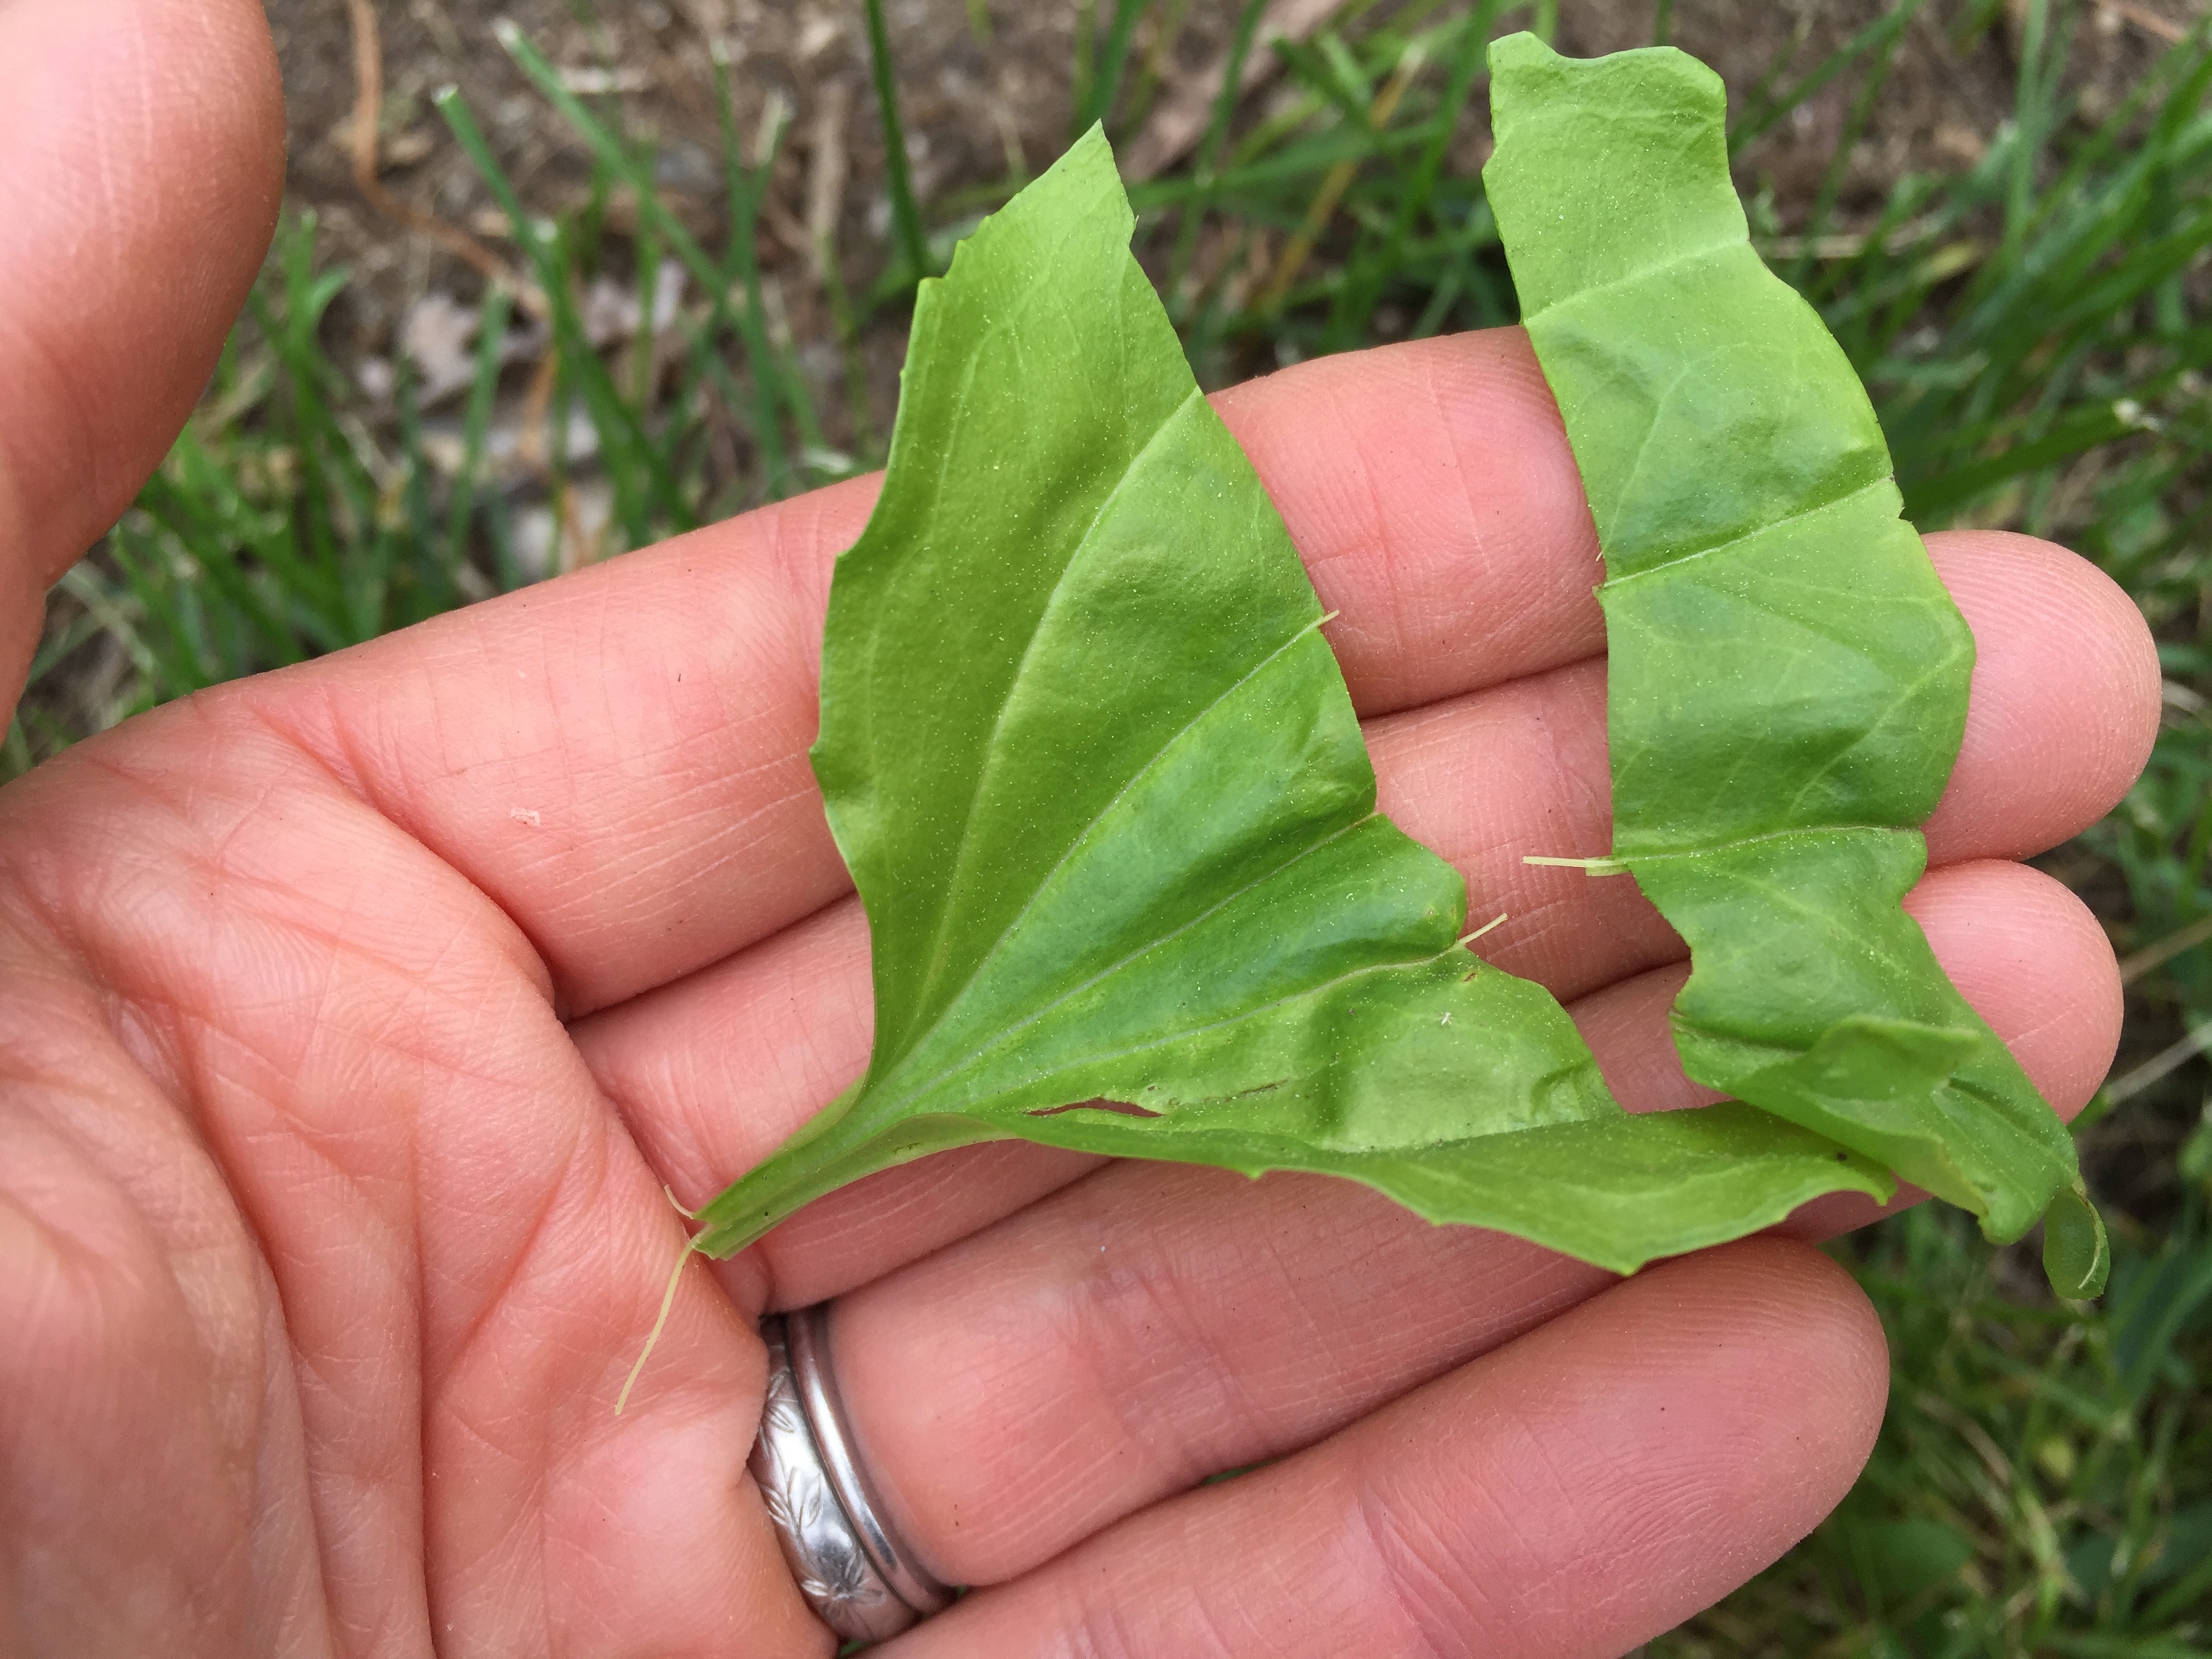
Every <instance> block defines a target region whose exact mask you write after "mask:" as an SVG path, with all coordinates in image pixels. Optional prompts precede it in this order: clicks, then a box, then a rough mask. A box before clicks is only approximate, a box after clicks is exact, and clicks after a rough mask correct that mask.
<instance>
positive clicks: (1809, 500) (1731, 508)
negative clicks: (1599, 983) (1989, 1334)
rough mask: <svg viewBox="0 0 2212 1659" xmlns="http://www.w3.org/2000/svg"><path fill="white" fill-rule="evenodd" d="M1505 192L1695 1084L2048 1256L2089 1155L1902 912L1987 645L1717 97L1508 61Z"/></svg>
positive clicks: (1691, 77) (1681, 1044) (1607, 67)
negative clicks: (1592, 549)
mask: <svg viewBox="0 0 2212 1659" xmlns="http://www.w3.org/2000/svg"><path fill="white" fill-rule="evenodd" d="M1491 71H1492V113H1493V123H1494V126H1495V130H1496V133H1497V149H1496V152H1495V154H1494V155H1493V156H1492V160H1491V161H1490V163H1489V165H1488V167H1486V170H1485V182H1486V188H1487V190H1488V192H1489V196H1490V199H1491V203H1492V208H1493V210H1495V212H1496V214H1497V217H1498V229H1499V232H1500V234H1501V235H1502V236H1503V238H1504V243H1505V249H1506V253H1507V257H1508V258H1509V259H1510V262H1511V264H1512V268H1513V275H1514V281H1515V283H1516V286H1517V287H1518V289H1519V290H1520V294H1521V300H1522V320H1523V323H1524V325H1526V326H1527V328H1528V335H1529V338H1530V339H1531V340H1532V341H1533V342H1534V345H1535V348H1536V355H1537V357H1538V359H1539V360H1540V361H1541V363H1542V364H1543V368H1544V373H1545V376H1546V378H1547V380H1549V381H1550V382H1551V386H1552V390H1553V392H1554V394H1555V395H1556V396H1557V397H1558V398H1559V408H1560V412H1561V414H1562V415H1563V416H1565V422H1566V428H1567V435H1568V438H1569V440H1570V441H1571V443H1572V445H1573V447H1574V452H1575V459H1576V460H1577V463H1578V465H1580V467H1581V469H1582V474H1583V483H1584V485H1585V486H1586V487H1587V489H1588V490H1589V500H1590V510H1591V512H1592V513H1593V514H1594V515H1595V519H1596V521H1597V528H1598V538H1599V541H1600V543H1601V545H1602V547H1603V549H1604V552H1605V562H1606V580H1605V584H1604V586H1602V587H1601V589H1600V590H1599V595H1598V597H1599V599H1600V600H1601V603H1602V604H1603V605H1604V608H1605V616H1606V631H1607V650H1608V653H1609V666H1608V669H1607V732H1608V734H1609V738H1610V741H1611V744H1612V757H1613V820H1614V853H1613V860H1612V861H1613V863H1615V864H1617V865H1619V866H1625V867H1626V868H1627V869H1628V870H1629V871H1631V872H1633V873H1634V875H1635V877H1636V878H1637V881H1638V884H1640V885H1641V886H1642V888H1643V889H1644V892H1645V893H1646V894H1647V895H1648V896H1650V898H1651V900H1652V901H1653V902H1655V903H1656V905H1657V906H1658V907H1659V909H1660V911H1661V912H1662V914H1663V915H1665V916H1666V917H1667V919H1668V921H1671V922H1672V923H1674V926H1675V927H1676V928H1678V929H1679V930H1680V932H1681V933H1682V934H1683V936H1684V937H1685V938H1686V939H1687V940H1688V941H1689V944H1690V948H1691V960H1692V964H1693V971H1692V975H1691V977H1690V981H1689V983H1688V984H1687V986H1686V987H1685V988H1684V989H1683V992H1682V994H1681V996H1680V1000H1678V1001H1677V1002H1676V1004H1675V1007H1674V1034H1675V1042H1676V1045H1677V1047H1678V1048H1680V1051H1681V1055H1682V1060H1683V1064H1684V1066H1686V1068H1687V1070H1688V1072H1689V1073H1690V1075H1691V1076H1692V1077H1693V1078H1695V1079H1697V1080H1698V1081H1699V1082H1701V1083H1704V1084H1706V1085H1709V1086H1711V1087H1713V1088H1716V1089H1721V1090H1725V1091H1728V1092H1729V1093H1730V1094H1733V1095H1735V1096H1736V1097H1739V1098H1740V1099H1742V1100H1745V1101H1748V1102H1750V1103H1753V1104H1754V1105H1757V1106H1759V1107H1761V1108H1763V1109H1765V1110H1767V1111H1769V1112H1772V1113H1775V1114H1777V1115H1780V1116H1782V1117H1784V1118H1787V1119H1789V1120H1790V1121H1793V1122H1796V1123H1799V1124H1802V1125H1803V1126H1805V1127H1808V1128H1810V1129H1814V1130H1816V1131H1818V1132H1819V1133H1821V1134H1824V1135H1827V1136H1830V1137H1832V1138H1833V1139H1837V1140H1839V1141H1841V1142H1843V1143H1844V1145H1845V1146H1850V1147H1853V1148H1854V1149H1856V1150H1857V1151H1859V1152H1864V1153H1866V1154H1867V1155H1869V1157H1872V1158H1877V1159H1879V1160H1881V1162H1883V1163H1885V1164H1888V1165H1889V1166H1890V1167H1892V1168H1893V1169H1894V1170H1897V1172H1898V1173H1899V1174H1900V1175H1902V1176H1905V1177H1906V1178H1907V1179H1909V1180H1911V1181H1915V1182H1918V1183H1920V1184H1921V1185H1922V1186H1924V1187H1926V1188H1929V1190H1930V1191H1931V1192H1934V1193H1936V1194H1940V1195H1942V1196H1943V1197H1945V1198H1948V1199H1949V1200H1952V1201H1953V1202H1954V1203H1957V1204H1960V1205H1962V1206H1966V1208H1968V1209H1971V1210H1973V1211H1975V1212H1977V1213H1978V1214H1979V1215H1980V1216H1981V1218H1982V1224H1983V1226H1984V1230H1985V1231H1987V1232H1988V1234H1989V1235H1990V1237H1992V1238H1995V1239H1999V1240H2005V1239H2012V1238H2016V1237H2019V1236H2020V1235H2021V1233H2023V1232H2025V1231H2027V1229H2028V1228H2029V1227H2030V1226H2031V1225H2033V1223H2034V1221H2035V1219H2036V1218H2037V1217H2038V1216H2039V1215H2040V1214H2041V1213H2042V1212H2044V1210H2045V1206H2047V1205H2049V1204H2051V1201H2052V1200H2053V1198H2054V1195H2056V1194H2061V1193H2066V1194H2071V1193H2072V1191H2073V1190H2074V1188H2075V1184H2076V1182H2077V1181H2078V1176H2077V1173H2076V1170H2075V1158H2074V1148H2073V1143H2072V1141H2071V1139H2069V1136H2068V1134H2067V1133H2066V1130H2065V1128H2064V1127H2063V1125H2062V1124H2060V1122H2059V1121H2058V1120H2057V1116H2056V1115H2054V1114H2053V1113H2052V1112H2051V1108H2050V1107H2049V1105H2047V1104H2046V1103H2045V1102H2044V1100H2043V1099H2042V1097H2040V1096H2039V1094H2038V1093H2037V1092H2036V1090H2035V1087H2034V1085H2033V1084H2032V1083H2030V1082H2029V1081H2028V1079H2027V1075H2026V1073H2023V1072H2022V1071H2021V1068H2020V1066H2018V1064H2017V1063H2016V1062H2015V1060H2013V1058H2012V1056H2011V1054H2009V1053H2008V1051H2007V1050H2006V1048H2005V1046H2004V1044H2003V1043H2002V1042H2001V1041H2000V1040H1999V1039H1998V1038H1997V1036H1996V1034H1995V1033H1994V1032H1992V1031H1991V1030H1990V1029H1989V1027H1988V1026H1987V1025H1986V1024H1984V1022H1983V1021H1982V1020H1981V1018H1979V1017H1978V1015H1976V1014H1975V1013H1974V1012H1973V1011H1972V1009H1971V1008H1969V1007H1968V1006H1966V1001H1965V1000H1964V999H1962V998H1961V997H1960V995H1959V994H1958V993H1957V991H1956V990H1955V989H1954V988H1953V987H1952V986H1951V983H1950V981H1948V979H1947V978H1946V977H1945V976H1944V974H1943V971H1942V968H1941V967H1940V966H1939V965H1938V964H1937V963H1936V958H1935V956H1934V954H1933V952H1932V951H1929V947H1928V941H1927V939H1926V936H1925V935H1924V934H1923V933H1922V932H1921V931H1920V928H1919V927H1918V926H1917V924H1916V923H1915V922H1913V921H1911V918H1910V917H1908V916H1906V915H1905V914H1904V912H1903V911H1902V910H1901V909H1900V908H1899V900H1900V899H1901V898H1902V897H1903V896H1904V895H1905V892H1906V890H1908V889H1909V888H1910V887H1911V885H1912V884H1913V882H1914V881H1916V880H1917V878H1919V875H1920V873H1921V871H1922V869H1923V866H1924V865H1925V863H1926V860H1927V848H1926V844H1925V842H1923V839H1922V837H1921V835H1920V833H1919V830H1918V829H1917V826H1918V825H1919V824H1920V823H1922V822H1923V820H1924V819H1925V818H1926V817H1928V815H1929V812H1931V811H1934V809H1935V806H1936V799H1937V798H1938V797H1939V796H1940V795H1941V794H1942V789H1943V785H1944V783H1945V781H1946V780H1947V779H1948V777H1949V775H1950V770H1951V766H1952V763H1953V761H1954V758H1955V757H1956V756H1957V753H1958V747H1959V739H1960V732H1961V731H1962V729H1963V726H1964V723H1965V720H1966V690H1967V681H1968V678H1969V677H1970V675H1971V673H1972V667H1973V641H1972V636H1971V635H1969V634H1968V632H1967V630H1966V623H1965V621H1964V620H1963V619H1962V618H1961V617H1960V615H1959V612H1958V610H1957V607H1956V606H1954V605H1953V604H1952V602H1951V599H1950V596H1949V595H1948V593H1947V592H1945V591H1944V589H1943V586H1942V582H1941V581H1940V580H1938V579H1937V577H1936V572H1935V569H1934V568H1933V567H1932V566H1931V565H1930V564H1929V560H1928V556H1927V553H1926V550H1924V549H1923V547H1922V545H1921V544H1920V539H1919V538H1918V537H1917V536H1916V535H1915V534H1914V533H1913V532H1912V530H1911V526H1908V525H1906V524H1905V523H1903V522H1902V521H1901V520H1899V517H1898V512H1899V506H1900V500H1899V495H1898V492H1897V489H1896V487H1895V485H1894V484H1893V483H1892V482H1891V478H1890V471H1891V468H1890V461H1889V453H1888V451H1887V448H1886V447H1885V446H1884V444H1883V442H1882V436H1881V428H1880V427H1879V426H1878V425H1877V424H1876V422H1875V416H1874V410H1873V409H1872V407H1871V406H1870V405H1869V403H1868V401H1867V398H1866V394H1865V392H1864V391H1863V389H1862V388H1861V386H1860V385H1859V382H1858V379H1857V376H1856V375H1855V374H1853V373H1852V372H1851V368H1850V362H1848V360H1847V359H1846V358H1845V357H1844V353H1843V350H1842V349H1841V348H1840V347H1838V345H1837V344H1836V343H1835V342H1834V340H1833V339H1832V338H1831V337H1829V335H1828V333H1827V331H1826V329H1825V328H1824V327H1823V326H1822V325H1821V324H1820V319H1819V317H1818V316H1817V315H1816V314H1815V313H1814V311H1813V309H1812V307H1810V306H1808V305H1807V304H1806V303H1805V301H1803V300H1802V299H1801V298H1800V297H1799V296H1798V295H1796V293H1795V292H1794V291H1792V290H1791V289H1790V288H1789V287H1788V286H1787V285H1786V284H1785V283H1782V282H1781V281H1780V280H1779V279H1778V278H1777V277H1775V276H1772V275H1771V273H1770V272H1768V270H1766V269H1765V266H1764V265H1763V264H1761V263H1760V262H1759V256H1758V255H1757V254H1756V253H1755V252H1753V250H1752V247H1751V245H1750V241H1749V239H1748V236H1747V229H1746V226H1745V222H1744V217H1743V211H1742V209H1741V205H1740V204H1739V203H1738V201H1737V199H1736V195H1735V188H1734V186H1733V185H1731V184H1730V182H1729V167H1728V146H1727V140H1726V137H1725V130H1724V126H1723V115H1724V109H1723V92H1722V88H1721V82H1720V80H1719V78H1718V77H1717V76H1715V75H1714V74H1713V73H1712V72H1711V70H1708V69H1706V68H1705V66H1704V65H1702V64H1699V63H1698V62H1697V61H1696V60H1695V59H1694V58H1689V57H1687V56H1686V55H1685V54H1683V53H1681V52H1673V51H1669V50H1666V49H1664V48H1659V49H1653V50H1649V51H1642V52H1622V53H1619V54H1617V55H1615V56H1613V57H1610V58H1597V59H1593V60H1589V61H1576V60H1571V59H1568V58H1560V57H1559V56H1558V55H1557V54H1555V53H1554V52H1552V50H1551V49H1550V48H1549V47H1547V46H1544V45H1543V44H1542V43H1541V41H1539V40H1536V39H1535V38H1534V36H1531V35H1527V34H1521V35H1515V36H1511V37H1509V38H1507V39H1505V40H1499V41H1498V42H1497V43H1495V44H1494V45H1493V46H1492V48H1491Z"/></svg>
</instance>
